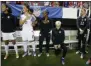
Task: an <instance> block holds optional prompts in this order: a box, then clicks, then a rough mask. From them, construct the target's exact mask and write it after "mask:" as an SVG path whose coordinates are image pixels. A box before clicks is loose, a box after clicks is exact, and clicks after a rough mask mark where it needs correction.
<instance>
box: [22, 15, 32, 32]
mask: <svg viewBox="0 0 91 66" xmlns="http://www.w3.org/2000/svg"><path fill="white" fill-rule="evenodd" d="M29 16H30V19H28V20H27V21H26V22H25V23H24V24H23V25H22V29H23V30H33V27H32V21H31V20H32V15H29ZM25 18H26V16H25V15H24V14H23V15H21V20H24V19H25Z"/></svg>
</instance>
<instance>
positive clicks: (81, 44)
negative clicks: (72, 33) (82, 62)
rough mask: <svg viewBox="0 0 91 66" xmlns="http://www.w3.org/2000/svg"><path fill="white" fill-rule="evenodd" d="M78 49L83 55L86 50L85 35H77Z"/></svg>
mask: <svg viewBox="0 0 91 66" xmlns="http://www.w3.org/2000/svg"><path fill="white" fill-rule="evenodd" d="M78 36H79V37H78V47H77V50H79V51H81V52H82V53H83V54H85V48H86V34H79V35H78Z"/></svg>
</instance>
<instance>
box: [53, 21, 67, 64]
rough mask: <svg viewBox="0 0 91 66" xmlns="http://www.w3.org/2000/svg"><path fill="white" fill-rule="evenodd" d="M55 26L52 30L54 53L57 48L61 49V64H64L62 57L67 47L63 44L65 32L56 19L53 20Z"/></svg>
mask: <svg viewBox="0 0 91 66" xmlns="http://www.w3.org/2000/svg"><path fill="white" fill-rule="evenodd" d="M55 26H56V27H55V28H54V29H53V30H52V41H53V44H54V49H55V54H56V53H57V51H58V49H63V55H62V58H61V60H62V64H63V65H64V64H65V61H64V58H65V56H66V53H67V47H66V46H65V44H64V40H65V33H64V30H63V29H62V28H61V22H60V21H56V22H55Z"/></svg>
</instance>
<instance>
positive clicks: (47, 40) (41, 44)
mask: <svg viewBox="0 0 91 66" xmlns="http://www.w3.org/2000/svg"><path fill="white" fill-rule="evenodd" d="M44 39H46V53H49V42H50V34H49V33H47V34H40V36H39V52H40V53H42V46H43V41H44Z"/></svg>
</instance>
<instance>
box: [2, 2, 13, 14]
mask: <svg viewBox="0 0 91 66" xmlns="http://www.w3.org/2000/svg"><path fill="white" fill-rule="evenodd" d="M2 4H4V5H5V6H6V8H8V13H12V10H11V8H10V7H9V5H8V4H6V3H2Z"/></svg>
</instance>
